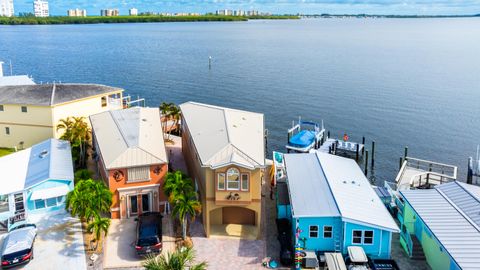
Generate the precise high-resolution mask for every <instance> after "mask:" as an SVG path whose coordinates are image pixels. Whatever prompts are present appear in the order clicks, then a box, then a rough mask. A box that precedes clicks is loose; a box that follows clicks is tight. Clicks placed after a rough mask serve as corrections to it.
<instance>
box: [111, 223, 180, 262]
mask: <svg viewBox="0 0 480 270" xmlns="http://www.w3.org/2000/svg"><path fill="white" fill-rule="evenodd" d="M136 226H137V222H136V221H135V220H134V219H133V218H131V219H112V223H111V225H110V229H109V231H108V235H107V239H106V241H105V254H104V263H103V268H104V269H116V268H128V267H130V268H136V267H140V266H141V265H142V262H143V258H141V257H139V256H137V254H136V251H135V241H136V230H137V229H136ZM162 228H163V236H162V243H163V250H162V253H166V252H172V251H174V250H175V237H173V224H172V221H171V217H170V216H169V215H167V216H164V218H163V219H162Z"/></svg>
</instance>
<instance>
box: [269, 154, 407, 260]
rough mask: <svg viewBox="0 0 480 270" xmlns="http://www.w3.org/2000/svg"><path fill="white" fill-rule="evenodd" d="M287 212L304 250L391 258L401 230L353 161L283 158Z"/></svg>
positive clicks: (299, 156)
mask: <svg viewBox="0 0 480 270" xmlns="http://www.w3.org/2000/svg"><path fill="white" fill-rule="evenodd" d="M284 159H285V171H286V183H287V186H288V194H289V201H290V207H288V206H286V207H284V208H285V211H283V210H282V206H280V207H279V208H277V211H278V212H277V213H279V214H282V213H289V214H290V216H289V218H290V220H291V223H292V227H293V228H292V230H293V232H294V233H297V232H299V234H298V236H299V237H298V241H297V242H299V244H300V246H301V247H303V248H304V249H306V250H313V251H315V252H317V253H324V252H332V251H334V252H341V253H343V254H344V255H347V253H348V251H347V248H348V247H349V246H361V247H362V248H363V249H364V250H365V253H366V254H367V255H368V256H370V257H372V258H382V259H385V258H389V257H390V251H391V241H392V233H398V232H399V229H398V227H397V225H396V223H395V221H394V220H393V218H392V217H391V216H390V214H389V213H388V211H387V209H386V208H385V206H384V205H383V203H382V201H381V200H380V199H379V198H378V196H377V195H376V193H375V191H374V190H373V188H372V186H371V185H370V182H369V181H368V179H367V178H366V177H365V176H364V175H363V172H362V170H361V169H360V168H359V167H358V165H357V164H356V162H355V161H353V160H351V159H348V158H343V157H339V156H335V155H330V154H326V153H320V152H317V153H309V154H285V155H284Z"/></svg>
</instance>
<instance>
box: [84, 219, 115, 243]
mask: <svg viewBox="0 0 480 270" xmlns="http://www.w3.org/2000/svg"><path fill="white" fill-rule="evenodd" d="M109 227H110V219H109V218H104V217H100V216H95V218H94V219H93V221H92V222H90V223H89V224H88V226H87V231H88V232H89V233H92V234H93V235H94V236H95V240H96V241H97V242H98V241H99V240H100V238H101V237H102V233H103V235H104V236H105V235H107V233H108V228H109Z"/></svg>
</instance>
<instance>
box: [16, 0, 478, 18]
mask: <svg viewBox="0 0 480 270" xmlns="http://www.w3.org/2000/svg"><path fill="white" fill-rule="evenodd" d="M32 2H33V0H14V4H15V13H18V12H31V11H32V9H33V8H32ZM49 4H50V13H51V14H53V15H64V14H66V10H67V9H71V8H82V9H86V10H87V13H88V14H89V15H95V14H99V13H100V9H102V8H118V9H119V10H120V13H121V14H126V13H127V12H128V9H129V8H131V7H135V8H137V9H138V10H139V11H140V12H142V11H155V12H201V13H205V12H210V11H215V10H216V9H225V8H228V9H257V10H260V11H268V12H272V13H279V14H283V13H305V14H314V13H315V14H320V13H332V14H333V13H336V14H344V13H349V14H357V13H369V14H402V15H404V14H422V15H432V14H478V13H480V0H116V1H115V0H49Z"/></svg>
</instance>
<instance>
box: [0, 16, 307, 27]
mask: <svg viewBox="0 0 480 270" xmlns="http://www.w3.org/2000/svg"><path fill="white" fill-rule="evenodd" d="M291 19H292V20H293V19H300V16H296V15H265V16H263V15H259V16H219V15H199V16H158V15H148V16H110V17H107V16H87V17H68V16H51V17H0V25H42V24H100V23H153V22H214V21H223V22H225V21H230V22H233V21H248V20H291Z"/></svg>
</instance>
